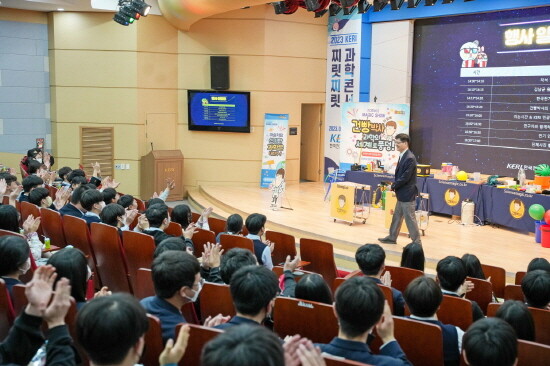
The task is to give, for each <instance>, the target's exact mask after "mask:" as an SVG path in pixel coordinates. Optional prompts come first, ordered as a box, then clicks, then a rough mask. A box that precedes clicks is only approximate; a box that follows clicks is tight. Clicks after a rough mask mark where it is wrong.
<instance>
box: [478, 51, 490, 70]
mask: <svg viewBox="0 0 550 366" xmlns="http://www.w3.org/2000/svg"><path fill="white" fill-rule="evenodd" d="M488 59H489V57H487V54H486V53H485V47H484V46H481V47H479V52H478V54H477V59H476V64H477V66H478V67H487V61H488Z"/></svg>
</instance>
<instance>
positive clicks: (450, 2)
mask: <svg viewBox="0 0 550 366" xmlns="http://www.w3.org/2000/svg"><path fill="white" fill-rule="evenodd" d="M453 1H455V0H443V4H452V2H453Z"/></svg>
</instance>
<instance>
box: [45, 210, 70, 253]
mask: <svg viewBox="0 0 550 366" xmlns="http://www.w3.org/2000/svg"><path fill="white" fill-rule="evenodd" d="M40 217H41V218H42V220H41V221H40V225H41V226H42V230H43V231H44V236H46V237H48V238H50V241H51V244H53V245H56V246H58V247H61V248H63V247H65V246H66V245H67V242H66V240H65V234H64V233H63V220H62V219H61V215H60V214H59V212H57V211H54V210H52V209H49V208H41V209H40Z"/></svg>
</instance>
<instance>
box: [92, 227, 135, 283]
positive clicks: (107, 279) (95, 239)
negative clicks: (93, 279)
mask: <svg viewBox="0 0 550 366" xmlns="http://www.w3.org/2000/svg"><path fill="white" fill-rule="evenodd" d="M90 235H91V236H90V237H91V241H90V244H91V247H92V248H93V251H94V253H95V256H96V260H97V266H96V270H97V272H98V273H99V275H100V276H101V282H102V284H103V286H107V287H109V290H110V291H112V292H129V293H132V287H131V284H130V279H129V276H128V266H127V264H126V258H125V254H124V249H123V248H122V242H121V240H120V235H119V234H118V229H117V228H116V227H114V226H110V225H105V224H101V223H97V222H93V223H92V224H91V225H90Z"/></svg>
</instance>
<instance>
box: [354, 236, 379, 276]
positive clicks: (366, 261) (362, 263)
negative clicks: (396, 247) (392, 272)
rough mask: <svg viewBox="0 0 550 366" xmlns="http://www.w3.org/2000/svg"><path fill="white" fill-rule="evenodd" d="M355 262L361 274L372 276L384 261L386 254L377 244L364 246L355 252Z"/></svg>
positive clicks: (377, 271)
mask: <svg viewBox="0 0 550 366" xmlns="http://www.w3.org/2000/svg"><path fill="white" fill-rule="evenodd" d="M355 261H356V262H357V265H358V266H359V269H360V270H361V272H363V274H365V275H367V276H374V275H376V274H378V273H379V272H380V269H381V268H382V266H383V265H384V262H385V261H386V252H384V249H382V247H381V246H380V245H378V244H365V245H362V246H361V247H359V249H357V251H356V252H355Z"/></svg>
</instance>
